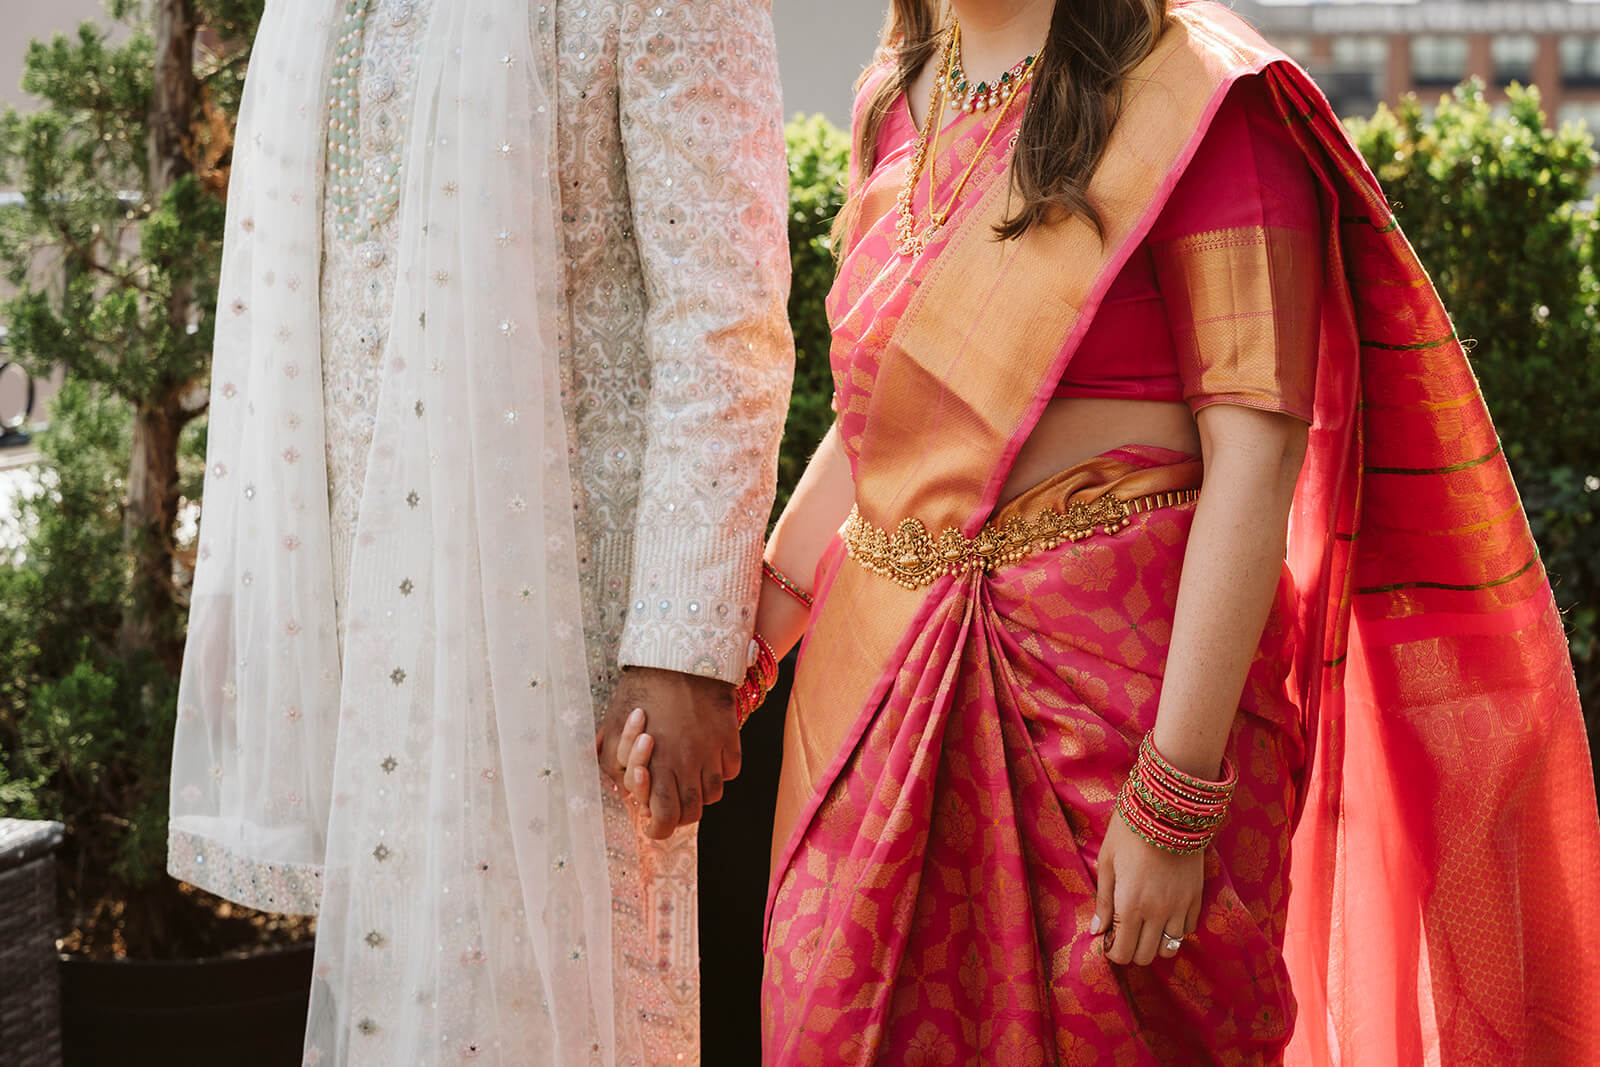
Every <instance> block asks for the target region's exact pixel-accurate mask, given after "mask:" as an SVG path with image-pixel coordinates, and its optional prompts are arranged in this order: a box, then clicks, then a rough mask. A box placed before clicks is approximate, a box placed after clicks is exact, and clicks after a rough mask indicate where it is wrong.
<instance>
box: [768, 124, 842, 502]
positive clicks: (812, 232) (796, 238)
mask: <svg viewBox="0 0 1600 1067" xmlns="http://www.w3.org/2000/svg"><path fill="white" fill-rule="evenodd" d="M784 132H785V134H786V136H787V140H788V143H789V258H790V260H791V262H792V264H793V266H794V281H793V284H792V286H791V288H790V290H789V324H790V325H791V326H792V327H793V328H794V347H795V366H794V392H793V394H792V395H791V398H790V400H789V419H788V422H787V424H786V425H785V426H784V432H783V449H782V451H781V452H780V453H779V455H778V499H777V502H776V504H775V505H774V507H773V512H772V514H773V517H774V518H776V517H777V515H778V514H779V513H781V512H782V511H783V506H784V505H785V504H787V503H788V502H789V494H790V493H791V492H792V491H793V490H794V485H795V482H797V481H799V480H800V474H801V472H802V471H804V470H805V469H806V464H807V463H808V462H809V461H810V459H811V453H812V452H814V451H816V448H817V443H818V442H819V441H821V440H822V435H823V434H825V433H827V432H828V427H829V426H831V425H832V424H833V411H832V409H831V408H830V406H829V405H830V404H831V403H832V400H833V378H832V374H831V371H830V370H829V367H828V350H829V348H830V341H831V339H832V338H831V335H830V334H829V331H828V313H827V310H826V307H825V306H824V302H825V301H826V299H827V296H828V290H829V288H831V287H832V285H833V275H834V262H833V242H832V240H831V239H830V237H829V229H830V228H831V227H832V226H833V218H834V216H835V215H837V214H838V213H839V208H840V207H842V206H843V204H844V191H845V179H846V175H847V174H848V168H849V159H850V138H849V136H848V135H847V134H845V133H844V132H843V131H841V130H839V129H838V128H837V127H835V126H834V125H832V124H831V123H830V122H828V120H827V119H825V118H823V117H822V116H821V115H812V116H809V117H805V116H802V117H799V118H796V119H795V120H794V121H793V122H791V123H790V124H789V126H788V128H787V129H786V130H785V131H784Z"/></svg>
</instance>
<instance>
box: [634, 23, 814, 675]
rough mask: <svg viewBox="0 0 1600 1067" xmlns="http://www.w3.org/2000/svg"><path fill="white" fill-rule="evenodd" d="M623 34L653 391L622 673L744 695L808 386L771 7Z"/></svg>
mask: <svg viewBox="0 0 1600 1067" xmlns="http://www.w3.org/2000/svg"><path fill="white" fill-rule="evenodd" d="M621 34H622V36H621V40H620V49H619V56H618V63H619V68H620V69H619V71H618V79H619V85H620V94H621V98H620V101H619V106H620V109H621V119H622V135H623V149H624V153H625V155H626V157H627V164H628V168H627V169H628V189H629V195H630V197H631V198H632V204H633V219H634V232H635V235H636V236H635V239H636V241H637V242H638V247H639V252H640V257H641V259H642V261H643V267H644V278H645V294H646V302H647V311H646V337H647V344H648V347H649V359H650V366H651V381H650V386H649V397H648V400H647V402H646V407H645V417H646V421H647V426H648V438H647V442H646V451H645V458H644V474H643V485H642V488H641V490H640V500H639V508H638V520H637V525H636V528H635V530H636V532H635V540H634V562H633V573H632V578H631V587H630V596H629V611H628V620H627V624H626V626H625V627H624V630H623V634H622V645H621V654H620V662H621V664H622V665H623V666H647V667H659V668H663V669H667V670H676V671H683V672H687V673H694V674H702V675H709V676H712V677H717V678H721V679H723V680H725V681H730V682H732V681H736V680H738V679H739V678H741V677H743V675H744V671H745V666H746V664H745V659H746V653H747V648H748V645H749V641H750V634H751V628H752V626H753V625H754V614H755V604H756V599H757V596H758V594H759V591H760V565H761V548H762V538H763V535H764V533H765V531H766V524H767V518H768V513H769V512H770V510H771V507H772V498H773V491H774V486H775V482H776V470H777V450H778V440H779V437H780V435H781V434H782V431H783V421H784V416H785V414H786V413H787V410H788V398H789V386H790V382H791V379H792V377H793V372H794V342H793V339H792V337H791V335H790V332H789V323H788V318H787V312H786V308H787V303H788V295H789V255H788V237H787V234H788V230H787V218H788V210H787V206H788V170H787V165H786V162H785V156H784V141H783V123H782V104H781V96H780V90H779V84H778V65H777V53H776V46H775V43H774V40H773V30H772V19H771V8H770V4H769V3H768V2H766V0H699V2H696V3H674V4H659V3H634V4H629V5H628V9H627V10H626V11H625V13H624V15H623V19H622V29H621ZM663 51H666V52H669V53H671V54H672V59H671V61H670V62H665V61H663V56H662V53H663ZM647 59H648V61H646V60H647Z"/></svg>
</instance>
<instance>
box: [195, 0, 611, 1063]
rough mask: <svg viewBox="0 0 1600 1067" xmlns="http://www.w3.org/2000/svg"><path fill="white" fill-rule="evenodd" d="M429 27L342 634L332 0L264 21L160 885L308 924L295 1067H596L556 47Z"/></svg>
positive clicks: (595, 884) (598, 836)
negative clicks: (308, 981)
mask: <svg viewBox="0 0 1600 1067" xmlns="http://www.w3.org/2000/svg"><path fill="white" fill-rule="evenodd" d="M530 10H531V5H529V4H528V3H527V0H448V2H445V0H441V2H440V3H439V4H438V5H437V7H436V9H435V11H434V13H433V15H432V20H431V25H430V27H429V29H428V31H427V37H426V40H425V44H424V47H423V52H422V54H421V58H420V66H419V74H418V82H417V91H416V96H415V106H414V110H413V115H412V120H411V123H410V127H409V133H408V136H407V142H406V148H405V157H404V160H403V165H402V171H401V180H402V182H403V185H404V189H403V195H402V198H401V206H400V209H399V210H400V216H399V229H400V239H399V246H398V248H399V252H398V254H399V261H398V265H397V270H398V274H397V278H396V295H395V306H394V313H393V318H392V320H391V322H390V326H389V331H388V334H387V341H386V347H385V349H384V359H385V366H384V369H383V379H382V389H381V395H380V399H379V403H378V416H377V424H376V429H375V433H374V439H373V444H372V451H371V455H370V459H369V463H368V470H367V475H366V483H365V489H364V495H363V500H362V511H361V518H360V521H359V525H358V529H357V543H356V547H355V552H354V556H353V559H352V563H351V571H352V578H351V592H350V601H349V610H348V615H347V617H348V620H349V623H348V633H347V639H346V647H345V655H344V664H343V670H342V671H341V669H340V661H339V645H338V639H337V635H336V634H335V628H334V612H333V603H332V592H333V591H332V576H331V575H332V572H331V564H330V554H329V530H328V500H327V476H326V470H325V464H324V459H323V456H324V446H323V422H322V387H321V381H320V379H321V374H320V344H319V341H320V329H319V325H320V315H319V306H318V304H319V297H318V291H319V285H318V279H319V271H320V254H321V233H322V230H321V199H322V197H321V188H322V182H323V166H324V163H323V158H324V144H325V138H326V134H327V129H326V124H327V95H328V76H329V66H330V63H329V61H330V56H331V53H332V49H333V45H334V42H335V40H336V38H337V37H338V35H339V34H340V33H342V32H344V19H345V15H344V5H343V4H341V3H337V2H336V0H269V3H268V6H267V11H266V14H265V17H264V19H263V22H262V25H261V29H260V32H259V34H258V37H257V42H256V46H255V53H254V57H253V60H252V73H251V77H250V80H249V82H248V84H247V88H246V92H245V100H244V105H243V110H242V114H241V118H240V126H239V135H238V144H237V147H236V151H235V166H234V170H233V183H232V188H231V190H230V197H229V205H228V236H227V243H226V246H225V250H224V257H223V276H222V286H221V294H222V295H221V306H220V308H219V315H218V317H219V321H218V324H217V335H216V353H215V362H214V366H213V381H212V405H211V415H210V430H209V434H210V438H209V454H208V457H207V478H206V491H205V501H204V515H203V517H202V530H201V553H200V563H199V566H198V570H197V573H196V576H195V586H194V599H193V607H192V612H191V617H190V637H189V651H188V655H187V657H186V661H185V664H184V676H183V683H182V690H181V694H180V699H179V725H178V736H177V742H176V751H175V758H174V767H173V819H172V832H171V838H172V849H171V858H170V861H169V865H170V867H171V869H172V871H173V873H174V874H176V875H178V876H179V877H182V878H185V879H188V880H190V881H193V882H196V883H197V884H200V885H202V886H204V887H205V888H208V889H211V890H213V891H215V892H218V893H221V894H223V895H225V896H228V897H230V898H232V899H235V900H238V901H241V902H243V903H247V904H252V905H255V906H258V907H263V908H269V909H272V910H278V911H313V910H316V908H317V905H318V902H319V898H320V903H321V918H320V921H319V931H318V943H317V962H316V985H315V988H314V991H313V1002H312V1013H311V1021H310V1029H309V1033H308V1036H307V1048H306V1060H307V1062H308V1063H324V1064H329V1063H346V1062H350V1063H374V1064H385V1065H390V1064H401V1063H404V1064H428V1063H440V1062H455V1061H456V1060H458V1059H460V1058H462V1057H469V1058H471V1057H476V1058H478V1059H479V1060H481V1061H482V1062H488V1063H504V1064H508V1065H509V1064H540V1065H543V1064H562V1065H565V1064H590V1063H608V1064H609V1063H612V1062H614V1053H613V1003H612V982H611V973H610V970H611V968H610V961H611V947H610V915H609V907H610V900H611V894H610V890H609V886H608V884H607V876H606V865H605V855H604V837H603V831H602V826H601V815H600V788H601V785H600V777H599V773H598V769H597V767H596V761H595V756H594V752H593V738H594V716H593V708H592V702H591V698H590V693H589V689H588V684H587V679H586V671H585V663H586V657H585V648H584V635H583V627H582V621H581V620H582V614H581V607H580V594H579V588H578V578H577V573H578V571H577V553H576V548H575V537H574V528H573V499H574V498H573V486H572V484H571V472H570V467H569V450H570V448H571V442H570V440H569V431H568V421H567V419H566V415H565V412H564V410H563V384H562V381H561V374H562V370H561V367H560V363H559V359H558V354H557V329H558V326H557V323H558V313H559V307H560V305H559V296H560V292H561V286H562V284H563V280H562V273H561V272H562V267H561V245H560V242H559V238H558V231H557V229H556V224H557V216H556V211H557V207H556V204H557V184H556V182H557V175H556V174H555V169H556V157H555V145H554V138H555V114H554V106H553V103H552V99H551V84H552V75H553V72H554V54H553V44H552V43H551V42H550V41H549V40H547V39H546V38H545V37H544V36H543V35H542V34H541V32H540V31H539V28H538V27H536V26H534V25H532V24H531V23H530V18H531V17H532V16H531V15H530Z"/></svg>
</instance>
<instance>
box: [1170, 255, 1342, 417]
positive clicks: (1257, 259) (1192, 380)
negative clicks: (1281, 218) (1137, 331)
mask: <svg viewBox="0 0 1600 1067" xmlns="http://www.w3.org/2000/svg"><path fill="white" fill-rule="evenodd" d="M1151 251H1152V253H1153V255H1154V258H1155V265H1156V277H1157V278H1158V279H1159V282H1160V286H1161V296H1162V300H1163V301H1164V302H1165V305H1166V310H1167V319H1168V322H1169V323H1170V324H1171V327H1172V336H1173V341H1174V343H1175V346H1176V348H1177V354H1178V373H1179V377H1180V378H1182V380H1183V395H1184V399H1185V400H1186V401H1188V403H1189V405H1190V407H1191V408H1193V409H1194V410H1196V411H1198V410H1199V409H1201V408H1203V407H1205V406H1207V405H1208V404H1216V403H1224V404H1239V405H1242V406H1244V407H1252V408H1259V409H1262V410H1266V411H1278V412H1282V413H1284V414H1288V415H1293V416H1295V417H1296V418H1299V419H1303V420H1304V421H1306V422H1310V421H1311V410H1312V402H1311V398H1312V385H1313V381H1314V368H1315V363H1316V352H1317V331H1318V300H1317V298H1318V291H1319V288H1320V282H1321V277H1322V262H1321V242H1320V241H1319V240H1318V235H1317V234H1315V233H1312V232H1310V231H1305V230H1292V229H1273V228H1267V227H1262V226H1249V227H1241V228H1238V229H1229V230H1217V231H1214V232H1212V233H1202V234H1195V235H1193V236H1191V237H1185V238H1182V239H1180V240H1176V241H1171V242H1168V243H1165V244H1161V245H1153V246H1152V248H1151Z"/></svg>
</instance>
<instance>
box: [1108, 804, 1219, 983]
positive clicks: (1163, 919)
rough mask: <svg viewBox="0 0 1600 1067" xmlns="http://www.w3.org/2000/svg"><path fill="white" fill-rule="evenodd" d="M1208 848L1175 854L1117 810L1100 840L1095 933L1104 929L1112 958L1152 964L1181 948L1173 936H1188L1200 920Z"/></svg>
mask: <svg viewBox="0 0 1600 1067" xmlns="http://www.w3.org/2000/svg"><path fill="white" fill-rule="evenodd" d="M1204 887H1205V854H1204V853H1203V852H1196V853H1193V854H1190V855H1187V856H1175V855H1173V854H1172V853H1170V852H1163V851H1161V850H1160V849H1158V848H1156V847H1155V846H1154V845H1151V844H1149V843H1147V842H1145V841H1143V840H1141V839H1140V838H1139V837H1138V836H1137V835H1136V834H1135V833H1134V832H1133V831H1132V830H1130V829H1129V828H1128V824H1127V823H1125V822H1123V821H1122V816H1120V815H1112V816H1111V825H1110V826H1109V827H1108V828H1107V829H1106V839H1105V842H1104V843H1103V844H1102V845H1101V846H1100V860H1099V884H1098V885H1097V887H1096V893H1095V909H1094V921H1093V923H1092V924H1090V926H1089V932H1090V933H1091V934H1098V933H1101V932H1102V931H1104V932H1105V935H1106V941H1105V953H1106V958H1107V959H1109V960H1110V961H1111V962H1112V963H1137V964H1141V965H1143V964H1147V963H1149V962H1150V961H1151V960H1153V959H1155V958H1156V957H1157V956H1165V957H1168V958H1170V957H1172V956H1176V955H1177V954H1178V951H1179V949H1178V948H1177V947H1175V946H1174V945H1173V943H1172V941H1171V940H1169V938H1175V939H1177V940H1180V941H1181V940H1183V939H1184V938H1187V937H1188V936H1189V935H1190V934H1192V933H1194V931H1195V927H1196V926H1197V925H1199V922H1200V892H1201V890H1202V889H1203V888H1204Z"/></svg>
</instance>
